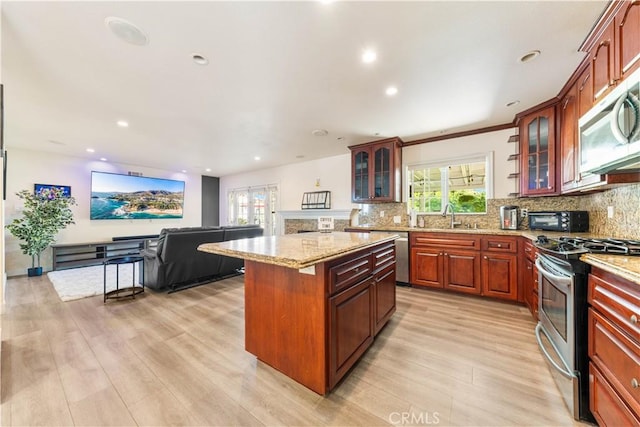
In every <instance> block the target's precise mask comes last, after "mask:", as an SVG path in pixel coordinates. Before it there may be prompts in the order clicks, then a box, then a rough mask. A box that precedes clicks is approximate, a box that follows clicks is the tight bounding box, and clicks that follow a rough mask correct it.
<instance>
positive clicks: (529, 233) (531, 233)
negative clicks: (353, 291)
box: [346, 225, 596, 240]
mask: <svg viewBox="0 0 640 427" xmlns="http://www.w3.org/2000/svg"><path fill="white" fill-rule="evenodd" d="M346 229H348V230H362V231H365V232H366V231H372V232H373V231H397V232H401V231H407V232H420V233H460V234H492V235H498V236H516V237H518V236H522V237H526V238H528V239H531V240H536V239H537V238H538V236H540V235H542V234H544V235H545V236H547V237H560V236H573V237H596V236H594V235H593V234H592V233H563V232H556V231H540V230H503V229H501V228H420V227H406V226H398V227H395V226H375V225H359V226H356V227H350V226H348V227H346Z"/></svg>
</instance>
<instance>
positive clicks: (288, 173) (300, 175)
mask: <svg viewBox="0 0 640 427" xmlns="http://www.w3.org/2000/svg"><path fill="white" fill-rule="evenodd" d="M316 179H320V185H319V186H318V187H316ZM265 184H278V188H279V196H280V207H279V209H278V210H279V211H288V210H300V208H301V206H300V205H301V203H302V194H303V193H304V192H306V191H331V208H332V209H351V208H352V207H353V206H354V205H353V204H352V203H351V154H350V153H348V154H342V155H339V156H334V157H326V158H324V159H318V160H309V161H306V162H300V163H293V164H290V165H285V166H280V167H276V168H270V169H261V170H256V171H252V172H246V173H241V174H236V175H227V176H223V177H221V178H220V224H221V225H224V224H228V218H227V217H228V215H227V214H228V206H227V205H228V203H227V193H228V191H229V190H232V189H235V188H245V187H252V186H253V187H255V186H259V185H265Z"/></svg>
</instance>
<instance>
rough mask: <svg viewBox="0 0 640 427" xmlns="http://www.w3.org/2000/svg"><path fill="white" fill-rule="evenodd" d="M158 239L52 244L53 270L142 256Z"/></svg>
mask: <svg viewBox="0 0 640 427" xmlns="http://www.w3.org/2000/svg"><path fill="white" fill-rule="evenodd" d="M156 243H157V239H155V238H144V239H142V238H140V239H136V238H134V239H124V240H108V241H104V242H89V243H63V244H57V245H51V248H52V249H53V256H52V258H53V270H64V269H67V268H76V267H88V266H91V265H102V264H103V263H104V261H107V260H109V259H112V258H120V257H126V256H140V251H141V250H142V249H146V248H149V247H153V246H155V245H156Z"/></svg>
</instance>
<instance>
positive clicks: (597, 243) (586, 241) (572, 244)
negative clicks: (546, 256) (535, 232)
mask: <svg viewBox="0 0 640 427" xmlns="http://www.w3.org/2000/svg"><path fill="white" fill-rule="evenodd" d="M535 245H536V246H537V247H538V248H539V249H542V250H544V251H545V252H549V253H553V254H558V255H565V256H570V255H574V256H579V255H580V254H584V253H594V254H610V255H627V256H640V240H626V239H614V238H609V239H607V238H605V239H594V238H584V237H564V236H563V237H559V238H550V237H547V236H544V235H542V236H538V239H537V240H536V241H535Z"/></svg>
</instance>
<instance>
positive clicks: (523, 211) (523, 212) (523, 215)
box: [520, 208, 529, 218]
mask: <svg viewBox="0 0 640 427" xmlns="http://www.w3.org/2000/svg"><path fill="white" fill-rule="evenodd" d="M527 215H529V209H527V208H522V209H520V218H526V217H527Z"/></svg>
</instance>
